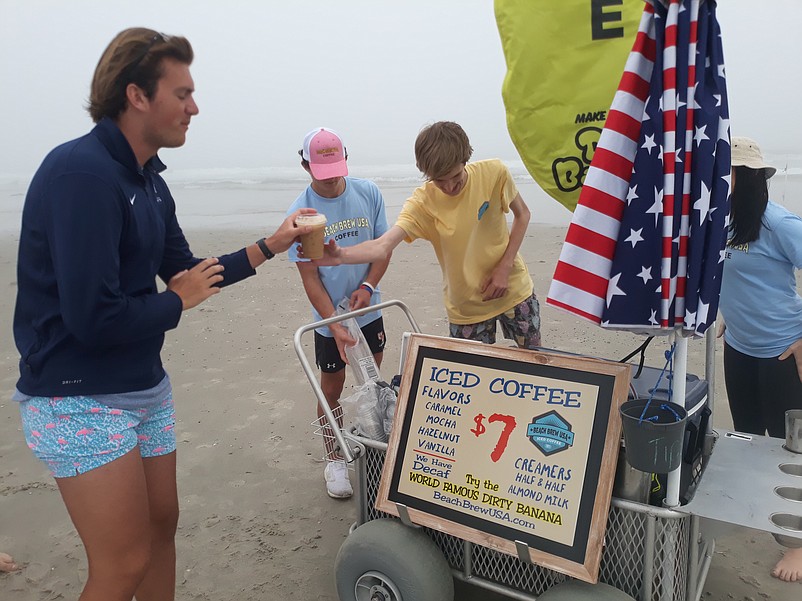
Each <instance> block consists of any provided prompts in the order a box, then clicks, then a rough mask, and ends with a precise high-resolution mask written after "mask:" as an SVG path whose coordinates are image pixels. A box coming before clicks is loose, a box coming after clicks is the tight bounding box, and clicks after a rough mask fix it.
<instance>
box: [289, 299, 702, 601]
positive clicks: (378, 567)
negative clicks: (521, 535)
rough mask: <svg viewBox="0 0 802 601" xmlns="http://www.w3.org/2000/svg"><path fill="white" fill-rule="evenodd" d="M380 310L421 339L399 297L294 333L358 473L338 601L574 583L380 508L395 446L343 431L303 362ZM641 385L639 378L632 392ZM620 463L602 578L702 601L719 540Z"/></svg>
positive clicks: (523, 592)
mask: <svg viewBox="0 0 802 601" xmlns="http://www.w3.org/2000/svg"><path fill="white" fill-rule="evenodd" d="M377 309H382V310H384V309H398V310H400V311H402V312H403V313H404V316H405V317H406V319H407V320H408V322H409V328H410V331H411V332H415V333H420V328H419V327H418V325H417V323H416V321H415V319H414V317H413V316H412V314H411V312H410V311H409V309H408V307H407V306H406V305H405V304H404V303H403V302H401V301H398V300H391V301H387V302H383V303H381V304H379V305H376V306H373V307H369V308H365V309H360V310H358V311H353V312H349V313H345V314H342V315H338V316H335V317H332V318H329V319H325V320H322V321H318V322H315V323H311V324H308V325H305V326H302V327H301V328H299V329H298V330H297V331H296V333H295V337H294V345H295V349H296V352H297V354H298V357H299V359H300V362H301V365H302V367H303V369H304V372H305V373H306V375H307V377H308V379H309V382H310V384H311V386H312V388H313V390H314V392H315V394H316V396H317V398H318V401H319V403H320V406H321V407H322V409H323V411H324V413H325V416H324V417H323V418H321V421H320V423H318V424H317V425H318V427H319V429H320V430H321V431H325V432H324V433H325V435H327V436H330V437H332V438H333V442H334V443H335V444H336V446H337V447H338V451H339V453H340V454H341V456H342V457H343V458H344V459H345V460H346V461H348V462H349V463H350V462H353V464H354V466H355V471H356V474H357V484H358V491H357V495H358V502H359V508H358V519H357V522H356V523H355V524H353V526H352V528H351V530H350V532H349V535H348V537H347V538H346V540H345V542H344V543H343V545H342V548H341V549H340V552H339V554H338V557H337V560H336V563H335V574H336V581H337V589H338V594H339V597H340V600H341V601H402V600H405V601H410V600H429V599H431V600H435V599H437V600H440V599H451V598H452V597H453V580H452V577H453V578H454V579H456V580H460V581H464V582H467V583H470V584H471V585H474V586H477V587H481V588H483V589H486V590H490V591H494V592H496V593H499V594H501V595H504V596H507V597H509V598H513V599H522V600H534V599H537V598H538V597H539V596H541V595H543V594H544V593H545V592H546V591H548V590H550V589H551V588H552V587H555V586H556V585H559V584H561V583H563V582H565V581H567V580H572V579H571V578H569V577H568V576H566V575H565V574H563V573H561V572H558V571H555V570H552V569H548V568H545V567H542V566H541V565H537V564H535V563H533V562H532V561H531V560H530V558H529V555H528V554H527V553H526V552H525V549H519V552H518V553H517V554H510V553H505V552H500V551H498V550H496V549H493V548H489V547H485V546H482V545H478V544H475V543H472V542H470V541H468V540H463V539H461V538H459V537H457V536H453V535H450V534H445V533H443V532H441V531H439V530H438V529H437V528H430V527H421V526H419V525H416V524H414V523H413V521H412V520H411V519H410V518H409V515H408V513H407V512H406V511H405V510H404V508H403V507H402V508H400V511H399V512H398V517H396V516H394V515H390V514H388V513H385V512H382V511H379V510H377V509H376V508H375V507H376V499H377V494H378V489H379V483H380V480H381V474H382V469H383V464H384V460H385V455H386V453H387V450H388V445H387V443H384V442H379V441H376V440H372V439H369V438H365V437H364V436H361V435H360V434H359V433H358V431H357V430H356V429H355V428H354V427H350V428H343V427H341V426H340V425H339V424H340V423H342V422H341V420H340V419H338V418H339V417H340V416H335V415H333V414H332V412H331V410H330V409H329V407H328V404H327V403H326V401H325V397H324V395H323V393H322V390H321V389H320V385H319V383H318V381H317V377H316V372H315V370H314V369H313V368H312V366H311V365H310V364H309V361H308V360H307V358H306V355H305V353H304V350H303V346H302V337H303V335H304V334H306V333H308V332H310V331H314V329H315V328H317V327H321V326H324V325H328V324H331V323H336V322H339V321H343V320H345V319H349V318H351V317H356V316H359V315H362V314H365V313H368V312H372V311H375V310H377ZM405 336H406V334H405ZM402 364H403V358H402ZM637 385H638V384H637V383H634V382H633V383H632V384H631V385H630V389H632V388H633V386H634V387H637ZM689 389H690V390H693V391H695V392H694V393H693V394H695V395H696V396H695V398H694V399H693V400H694V403H695V408H693V409H689V414H691V416H692V417H693V416H694V415H697V414H699V415H701V413H702V411H703V409H704V408H705V407H706V406H707V394H706V386H705V385H704V381H698V379H697V381H694V382H690V383H689ZM697 427H698V428H699V430H700V431H701V432H702V433H704V431H705V425H704V424H699V423H698V421H697ZM700 440H702V441H704V440H706V437H704V436H702V437H701V438H700ZM709 446H710V445H706V444H703V443H699V445H698V447H699V449H701V450H702V451H703V452H700V453H696V454H695V456H692V457H688V458H687V459H688V461H687V462H685V460H684V462H683V466H682V471H683V476H684V480H685V482H686V485H685V486H684V488H685V490H684V492H685V496H684V499H685V500H687V497H690V496H692V494H693V490H694V488H695V486H696V484H697V483H698V482H699V480H700V479H701V474H702V471H703V469H702V468H703V466H704V463H705V461H706V458H707V457H708V456H709V454H710V448H704V447H709ZM618 467H619V472H618V474H617V476H616V486H615V488H614V496H613V498H612V502H611V504H610V507H609V514H608V515H607V522H606V530H605V536H604V542H603V551H602V556H601V564H600V569H599V576H598V579H599V582H601V583H606V585H609V586H611V587H614V588H615V589H618V590H619V591H622V592H624V593H626V594H627V595H630V596H631V597H632V598H633V599H638V600H640V601H698V599H699V598H700V596H701V593H702V587H703V585H704V582H705V579H706V577H707V572H708V568H709V565H710V561H711V558H712V556H713V549H714V541H713V540H712V539H709V538H707V537H706V536H705V535H704V533H703V531H702V529H701V528H700V520H699V517H697V516H695V515H692V514H690V513H688V512H686V511H683V508H682V507H679V508H677V509H666V508H663V507H659V506H655V505H650V504H648V495H647V496H643V495H644V486H643V483H642V482H640V483H637V482H636V483H635V485H634V486H633V481H632V479H631V478H628V477H627V470H626V466H623V467H622V464H619V466H618ZM646 492H648V483H647V489H646ZM619 495H620V496H619ZM624 497H629V498H624ZM632 499H638V500H632ZM644 501H645V502H644ZM603 592H604V591H602V590H599V593H603ZM546 596H548V595H546ZM594 598H600V599H603V598H605V597H604V596H597V597H594Z"/></svg>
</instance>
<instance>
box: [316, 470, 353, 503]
mask: <svg viewBox="0 0 802 601" xmlns="http://www.w3.org/2000/svg"><path fill="white" fill-rule="evenodd" d="M323 476H324V477H325V478H326V491H327V492H328V493H329V496H330V497H332V498H333V499H347V498H348V497H350V496H351V495H352V494H354V489H353V488H351V481H350V480H349V478H348V466H347V465H345V462H344V461H329V462H327V463H326V469H325V470H323Z"/></svg>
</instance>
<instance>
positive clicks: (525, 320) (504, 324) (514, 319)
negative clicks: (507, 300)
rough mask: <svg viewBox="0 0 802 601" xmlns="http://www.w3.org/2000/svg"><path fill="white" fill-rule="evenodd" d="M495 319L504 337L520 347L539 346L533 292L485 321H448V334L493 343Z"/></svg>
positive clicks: (537, 316) (538, 309)
mask: <svg viewBox="0 0 802 601" xmlns="http://www.w3.org/2000/svg"><path fill="white" fill-rule="evenodd" d="M496 320H498V321H499V323H501V330H502V332H503V333H504V337H505V338H507V339H508V340H512V341H514V342H515V344H517V345H518V346H519V347H520V348H528V349H535V348H538V347H540V303H538V301H537V297H536V296H535V295H534V293H533V294H532V296H530V297H529V298H528V299H526V300H525V301H523V302H521V303H518V304H517V305H515V306H514V307H513V308H512V309H510V310H509V311H506V312H504V313H502V314H501V315H497V316H496V317H493V318H491V319H488V320H486V321H480V322H479V323H470V324H457V323H449V324H448V326H449V334H450V335H451V337H452V338H462V339H466V340H477V341H479V342H484V343H485V344H493V343H495V342H496Z"/></svg>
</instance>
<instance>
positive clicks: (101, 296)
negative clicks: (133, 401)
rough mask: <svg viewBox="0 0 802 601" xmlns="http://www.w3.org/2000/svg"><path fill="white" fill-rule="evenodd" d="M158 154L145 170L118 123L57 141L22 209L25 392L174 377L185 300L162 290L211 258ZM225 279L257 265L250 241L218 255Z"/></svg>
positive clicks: (99, 390)
mask: <svg viewBox="0 0 802 601" xmlns="http://www.w3.org/2000/svg"><path fill="white" fill-rule="evenodd" d="M164 169H165V166H164V164H163V163H162V162H161V161H160V160H159V158H158V157H153V158H152V159H150V160H149V161H148V162H147V164H146V165H145V167H144V168H140V167H139V165H138V163H137V160H136V157H135V156H134V152H133V150H132V149H131V147H130V145H129V144H128V141H127V140H126V139H125V136H123V134H122V132H121V131H120V130H119V128H118V127H117V125H116V124H115V123H114V122H113V121H111V120H109V119H104V120H102V121H101V122H100V123H98V124H97V125H96V126H95V128H94V129H93V130H92V131H91V132H90V133H88V134H87V135H85V136H83V137H81V138H78V139H77V140H73V141H71V142H67V143H66V144H63V145H61V146H59V147H57V148H56V149H55V150H53V151H52V152H51V153H50V154H49V155H48V156H47V157H46V158H45V160H44V161H43V163H42V165H41V167H40V168H39V170H38V171H37V172H36V175H35V176H34V178H33V180H32V182H31V185H30V188H29V189H28V194H27V196H26V198H25V206H24V208H23V211H22V231H21V235H20V243H19V257H18V265H17V285H18V292H17V304H16V309H15V312H14V338H15V341H16V344H17V349H18V350H19V352H20V357H21V358H20V378H19V381H18V382H17V389H18V390H19V391H20V392H22V393H24V394H27V395H31V396H51V397H52V396H77V395H93V394H119V393H125V392H134V391H138V390H146V389H148V388H151V387H153V386H156V385H157V384H158V383H159V382H160V381H161V380H162V379H163V378H164V376H165V372H164V368H163V367H162V363H161V358H160V352H161V348H162V344H163V343H164V333H165V332H166V331H167V330H170V329H172V328H175V327H176V326H177V325H178V321H179V319H180V318H181V299H180V298H179V297H178V295H177V294H175V293H174V292H171V291H168V290H165V291H162V292H159V291H158V289H157V287H156V276H158V277H160V278H161V279H162V281H164V282H168V281H169V280H170V278H171V277H173V276H174V275H175V274H176V273H178V272H180V271H182V270H184V269H190V268H191V267H193V266H194V265H196V264H197V263H198V262H200V261H201V260H202V259H199V258H196V257H194V256H193V255H192V252H191V251H190V249H189V244H188V243H187V241H186V238H185V237H184V234H183V232H182V231H181V228H180V226H179V225H178V220H177V219H176V215H175V201H174V200H173V197H172V195H171V194H170V191H169V189H168V188H167V184H166V183H165V181H164V179H162V177H161V176H160V175H159V173H160V172H161V171H163V170H164ZM220 263H221V264H223V265H224V267H225V271H224V272H223V276H224V278H225V279H224V281H223V282H222V283H221V285H223V286H225V285H229V284H233V283H235V282H238V281H240V280H242V279H244V278H246V277H249V276H251V275H253V274H254V273H256V271H255V270H254V269H253V268H252V267H251V265H250V262H249V261H248V257H247V255H246V252H245V249H241V250H239V251H237V252H235V253H232V254H230V255H225V256H222V257H220Z"/></svg>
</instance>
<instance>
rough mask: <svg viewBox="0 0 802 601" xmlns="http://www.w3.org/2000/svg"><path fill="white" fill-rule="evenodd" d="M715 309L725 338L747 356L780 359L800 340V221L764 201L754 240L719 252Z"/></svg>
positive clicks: (801, 299)
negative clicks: (721, 262) (721, 257)
mask: <svg viewBox="0 0 802 601" xmlns="http://www.w3.org/2000/svg"><path fill="white" fill-rule="evenodd" d="M724 253H725V254H724V274H723V276H722V280H721V299H720V301H719V309H720V310H721V314H722V315H723V316H724V321H725V323H726V324H727V329H726V330H725V332H724V340H725V341H726V342H727V344H729V345H730V346H731V347H733V348H734V349H735V350H737V351H740V352H742V353H745V354H747V355H749V356H751V357H758V358H768V357H776V356H778V355H781V354H782V353H783V352H784V351H785V350H786V349H787V348H788V347H789V346H790V345H791V343H793V342H795V341H796V340H799V339H800V338H802V298H800V296H799V294H798V293H797V291H796V277H795V269H799V268H800V267H802V219H800V217H798V216H797V215H794V214H793V213H791V212H789V211H788V210H786V209H784V208H783V207H781V206H780V205H777V204H774V203H773V202H769V203H768V206H767V207H766V212H765V213H764V214H763V225H762V227H761V228H760V234H759V236H758V239H757V240H754V241H753V242H750V243H749V244H745V245H743V246H741V247H731V246H729V245H727V248H726V249H725V251H724Z"/></svg>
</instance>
